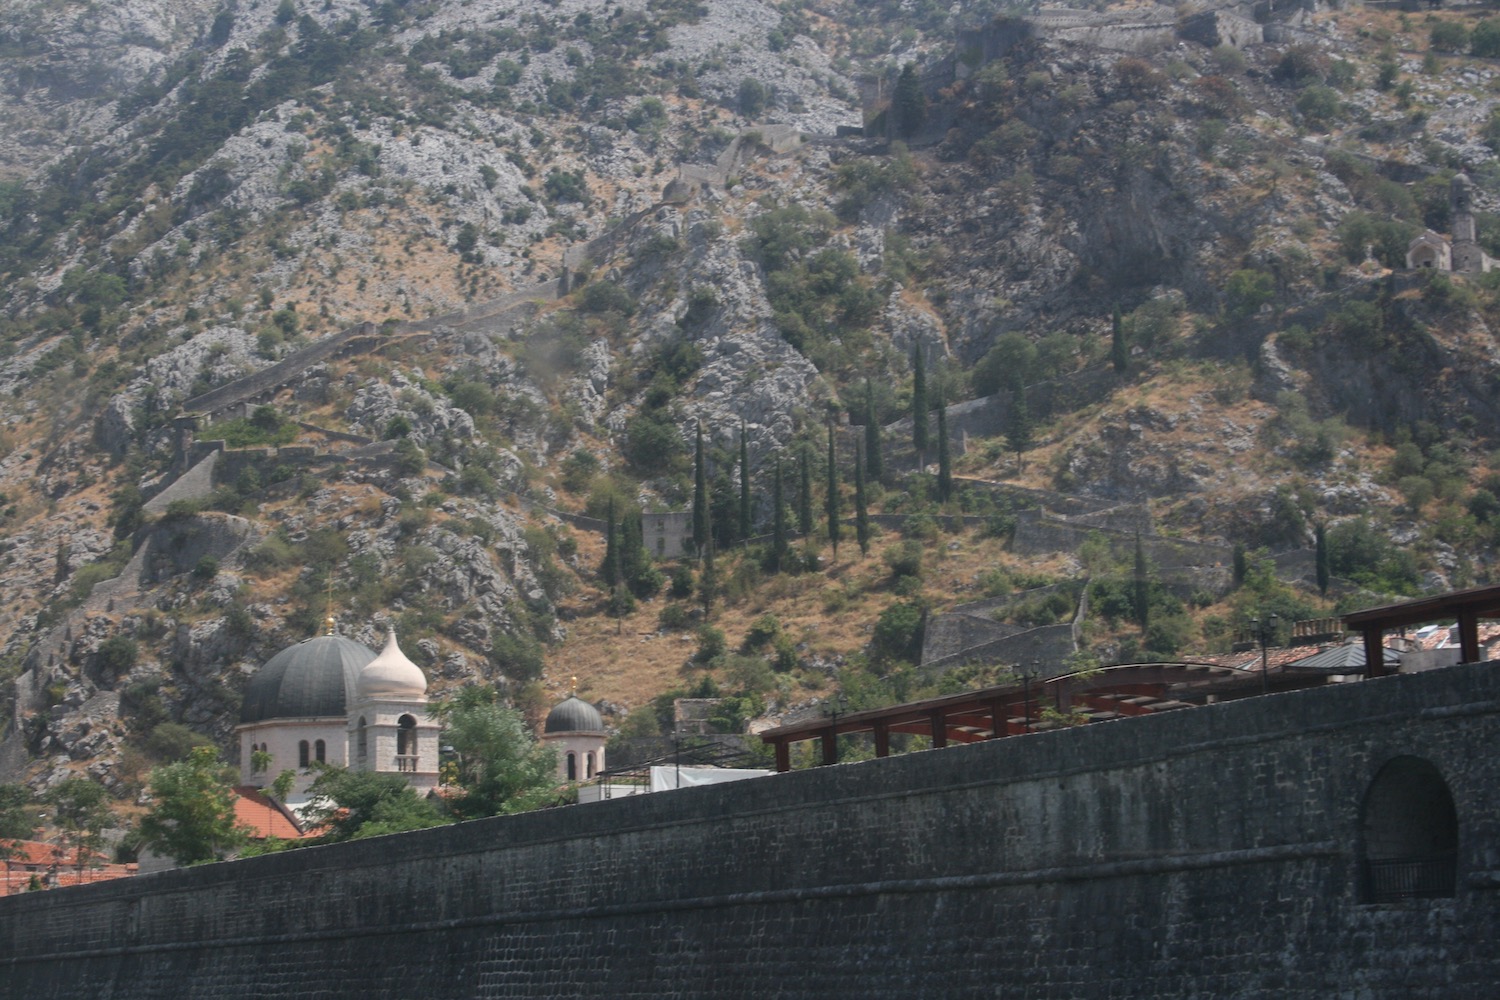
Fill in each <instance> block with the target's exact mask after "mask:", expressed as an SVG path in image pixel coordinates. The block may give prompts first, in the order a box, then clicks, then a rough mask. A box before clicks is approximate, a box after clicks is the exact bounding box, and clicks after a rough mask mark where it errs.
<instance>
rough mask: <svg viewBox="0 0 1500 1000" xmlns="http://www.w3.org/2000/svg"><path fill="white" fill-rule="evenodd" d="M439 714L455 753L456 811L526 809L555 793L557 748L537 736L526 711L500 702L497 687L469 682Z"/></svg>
mask: <svg viewBox="0 0 1500 1000" xmlns="http://www.w3.org/2000/svg"><path fill="white" fill-rule="evenodd" d="M438 714H439V717H440V718H441V719H442V720H443V741H444V742H445V743H446V744H447V745H448V746H451V747H452V748H453V751H454V754H455V756H456V764H457V768H456V771H457V785H458V794H456V795H454V796H453V797H452V798H451V799H449V808H450V809H451V810H452V811H453V814H454V815H455V816H457V817H458V818H460V819H472V818H475V817H479V816H499V815H502V814H506V813H517V812H525V811H527V810H529V809H537V808H540V807H541V806H544V805H547V804H548V803H550V802H551V801H552V800H553V799H554V797H555V794H556V786H557V758H556V754H555V753H554V752H553V750H552V748H551V747H547V746H543V745H541V744H539V743H538V742H537V741H536V740H534V739H533V738H532V736H531V732H530V730H529V729H527V727H526V722H525V720H524V719H522V718H521V713H519V712H517V711H516V710H515V709H513V708H508V707H506V706H505V705H503V704H501V703H500V700H499V696H498V695H497V693H496V692H495V690H494V689H493V688H490V687H472V688H465V689H464V690H462V691H460V692H459V693H458V695H457V696H456V697H454V698H453V699H452V700H451V701H448V702H445V703H443V704H441V705H439V706H438Z"/></svg>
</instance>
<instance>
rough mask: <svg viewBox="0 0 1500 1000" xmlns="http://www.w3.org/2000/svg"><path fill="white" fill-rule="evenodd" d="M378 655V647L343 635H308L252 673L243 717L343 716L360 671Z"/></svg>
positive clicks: (243, 719)
mask: <svg viewBox="0 0 1500 1000" xmlns="http://www.w3.org/2000/svg"><path fill="white" fill-rule="evenodd" d="M373 659H375V653H374V651H373V650H371V649H369V648H367V647H365V646H362V645H360V644H359V643H357V642H355V641H354V640H352V639H345V638H344V637H343V636H340V635H320V636H316V637H314V638H312V639H304V640H303V641H302V642H299V643H297V645H295V646H293V647H292V648H290V649H283V650H282V651H281V652H279V653H277V654H276V655H275V656H273V657H271V658H270V659H269V660H267V661H266V665H265V666H263V667H261V668H260V670H258V671H257V672H256V674H255V676H254V677H251V678H250V683H248V684H246V685H245V700H244V701H243V702H241V704H240V721H241V722H263V721H265V720H266V719H316V718H327V717H329V716H336V715H337V716H341V715H344V714H346V712H347V705H348V704H349V701H350V699H351V697H352V696H353V694H354V692H355V691H357V690H358V684H359V672H360V670H362V669H363V668H364V666H365V664H367V663H369V662H370V661H371V660H373Z"/></svg>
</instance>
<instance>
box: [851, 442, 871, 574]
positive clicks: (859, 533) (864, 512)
mask: <svg viewBox="0 0 1500 1000" xmlns="http://www.w3.org/2000/svg"><path fill="white" fill-rule="evenodd" d="M854 536H855V538H857V539H859V554H860V555H862V556H867V555H869V554H870V511H869V509H868V507H867V506H866V505H865V464H864V461H863V460H862V459H861V458H860V455H859V450H858V449H855V451H854Z"/></svg>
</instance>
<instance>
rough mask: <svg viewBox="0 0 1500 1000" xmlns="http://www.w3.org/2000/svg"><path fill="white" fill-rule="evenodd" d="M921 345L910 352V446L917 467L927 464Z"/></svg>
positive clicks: (925, 392)
mask: <svg viewBox="0 0 1500 1000" xmlns="http://www.w3.org/2000/svg"><path fill="white" fill-rule="evenodd" d="M922 355H923V352H922V345H921V344H917V345H916V346H914V347H913V348H912V351H911V446H912V447H913V448H914V449H916V452H917V467H918V468H922V467H923V466H925V465H926V464H927V463H926V461H925V460H924V456H925V454H926V452H927V362H926V360H925V359H924V358H923V356H922Z"/></svg>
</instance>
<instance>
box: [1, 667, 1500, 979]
mask: <svg viewBox="0 0 1500 1000" xmlns="http://www.w3.org/2000/svg"><path fill="white" fill-rule="evenodd" d="M1497 742H1500V671H1497V665H1495V664H1480V665H1470V666H1462V667H1452V668H1446V669H1439V670H1434V671H1431V672H1427V673H1422V674H1414V675H1402V676H1394V677H1388V678H1382V679H1380V680H1374V681H1367V682H1363V683H1356V684H1345V685H1337V686H1333V687H1326V688H1320V689H1316V690H1311V691H1304V692H1299V693H1294V694H1283V695H1273V696H1269V697H1263V698H1254V699H1248V700H1244V701H1236V702H1232V703H1226V704H1220V705H1214V706H1209V707H1205V708H1194V709H1183V710H1180V711H1175V712H1168V713H1164V714H1162V715H1158V716H1153V717H1146V718H1140V719H1133V720H1126V721H1119V722H1110V723H1103V724H1098V725H1092V726H1086V727H1082V728H1078V729H1070V730H1061V731H1056V732H1049V733H1038V734H1033V735H1029V736H1024V737H1019V738H1012V739H1005V740H997V741H991V742H988V743H980V744H972V745H967V746H958V747H950V748H947V749H943V750H934V751H929V752H925V753H916V754H910V755H907V756H902V757H893V758H889V759H884V760H872V761H866V762H864V763H859V764H851V765H845V766H835V767H825V768H818V769H815V770H811V771H801V772H793V773H790V774H782V775H774V776H770V777H764V778H758V779H755V780H752V781H746V782H739V783H736V784H733V785H721V786H717V787H706V788H694V789H687V790H683V791H677V792H671V793H663V794H657V795H647V796H637V797H630V798H625V799H616V800H613V801H606V802H602V803H596V804H590V805H581V806H571V807H566V808H561V809H556V810H551V811H547V812H541V813H533V814H529V815H523V816H514V817H504V818H498V819H492V820H478V821H473V822H468V823H464V824H461V825H458V826H454V827H448V828H443V829H437V830H432V831H426V832H421V833H412V834H402V835H398V836H392V837H384V838H377V839H373V840H368V841H363V842H358V843H352V844H347V845H341V846H333V847H322V848H313V849H309V850H302V851H292V852H288V853H285V854H280V855H273V856H268V857H263V858H256V859H251V860H247V861H238V862H230V863H224V864H217V865H208V866H204V867H200V868H194V869H188V870H182V871H171V872H164V873H160V874H155V875H148V876H141V877H138V878H135V879H129V880H122V881H117V882H110V883H104V884H97V885H90V886H83V887H79V888H70V889H64V890H57V891H52V892H45V893H29V894H23V895H19V896H12V897H9V898H5V899H0V998H12V997H13V998H23V997H24V998H26V1000H42V998H49V997H79V996H108V997H111V998H115V1000H145V998H157V997H163V998H165V997H172V998H184V997H225V996H257V997H269V998H278V997H293V996H296V997H306V996H319V997H323V998H343V997H348V998H359V1000H370V998H410V997H428V998H464V1000H470V998H491V997H530V998H549V997H569V998H573V997H619V996H625V995H629V996H632V997H646V998H649V997H663V998H665V997H683V996H716V997H766V996H777V997H783V998H787V1000H798V998H809V1000H810V998H815V997H816V998H820V1000H821V998H825V997H828V996H850V997H854V996H858V997H862V998H886V997H890V998H897V997H900V998H908V997H912V996H951V997H995V996H1025V997H1028V998H1032V1000H1047V998H1068V1000H1076V998H1083V1000H1089V998H1096V997H1098V998H1102V997H1122V996H1135V997H1143V996H1174V997H1210V996H1243V997H1264V996H1276V997H1279V998H1290V1000H1303V998H1305V1000H1314V998H1316V1000H1325V998H1328V997H1356V996H1357V997H1361V998H1369V1000H1382V998H1397V997H1400V998H1402V1000H1411V998H1417V1000H1424V998H1433V1000H1436V998H1439V997H1442V998H1449V997H1454V996H1464V995H1472V996H1483V995H1488V994H1489V993H1490V992H1492V990H1493V985H1494V983H1495V982H1497V981H1500V951H1497V950H1496V949H1495V947H1494V942H1493V937H1494V930H1495V928H1496V927H1497V926H1500V864H1497V861H1496V857H1497V848H1500V780H1497V779H1500V773H1497V772H1500V765H1497V763H1496V756H1495V754H1494V747H1495V745H1496V743H1497ZM1412 758H1419V759H1420V760H1421V761H1425V762H1427V764H1429V765H1431V767H1432V768H1435V769H1436V772H1437V773H1438V774H1439V775H1440V779H1438V778H1434V779H1430V780H1421V781H1419V780H1415V779H1413V780H1410V781H1408V780H1405V779H1403V780H1402V781H1401V782H1398V783H1396V784H1395V785H1394V786H1393V785H1391V784H1389V783H1387V784H1386V785H1384V786H1381V787H1384V788H1385V789H1386V790H1387V791H1388V792H1391V793H1392V794H1393V795H1394V796H1395V798H1396V799H1400V798H1401V797H1402V796H1405V795H1408V794H1414V795H1417V796H1418V797H1419V798H1420V797H1421V796H1429V797H1431V796H1433V795H1437V796H1441V795H1443V794H1448V793H1451V799H1452V803H1453V806H1454V814H1455V816H1456V822H1457V832H1456V843H1457V855H1456V872H1457V874H1456V878H1455V880H1454V881H1453V883H1452V885H1453V895H1452V896H1451V897H1447V898H1436V899H1406V900H1403V901H1397V902H1387V903H1367V902H1364V901H1363V899H1364V898H1365V897H1364V895H1363V889H1362V885H1363V881H1362V875H1361V872H1362V870H1363V868H1362V859H1363V858H1364V855H1365V854H1366V852H1367V849H1370V848H1368V846H1367V839H1368V840H1369V841H1370V842H1372V843H1375V844H1376V845H1377V847H1376V848H1374V849H1375V850H1378V845H1379V844H1381V843H1387V842H1390V837H1391V836H1393V835H1394V834H1398V833H1400V830H1398V829H1396V828H1394V827H1389V826H1388V824H1390V823H1391V822H1396V819H1395V817H1398V816H1399V815H1407V813H1403V811H1402V810H1400V809H1394V810H1393V809H1384V808H1381V809H1376V808H1375V807H1374V806H1372V807H1371V811H1370V813H1369V819H1370V822H1369V824H1366V823H1365V822H1363V818H1362V809H1363V804H1364V803H1365V801H1366V795H1367V792H1368V791H1369V790H1370V789H1371V787H1372V784H1373V783H1375V779H1376V776H1377V775H1378V774H1380V773H1381V769H1382V768H1383V767H1386V766H1387V765H1388V764H1390V765H1392V767H1393V768H1395V771H1390V770H1388V771H1387V772H1386V773H1387V775H1390V774H1392V773H1401V768H1402V766H1403V761H1404V762H1406V763H1410V761H1411V759H1412ZM1393 761H1394V762H1396V763H1394V764H1393V763H1392V762H1393ZM1415 766H1416V767H1417V769H1418V771H1420V768H1421V766H1420V765H1415ZM1408 770H1410V768H1408ZM1443 786H1445V787H1446V790H1447V791H1446V793H1445V792H1444V791H1443ZM1372 801H1376V800H1374V799H1372ZM1382 801H1383V800H1382ZM1430 811H1431V810H1427V812H1430ZM1410 815H1411V816H1412V822H1414V823H1417V824H1418V826H1419V829H1417V830H1416V833H1417V834H1419V835H1420V834H1421V833H1422V830H1423V829H1425V827H1421V824H1422V823H1424V822H1425V820H1424V818H1423V817H1424V815H1425V813H1424V812H1423V811H1422V810H1416V811H1415V812H1413V813H1411V814H1410ZM1402 822H1404V821H1402ZM1408 832H1410V831H1408Z"/></svg>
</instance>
